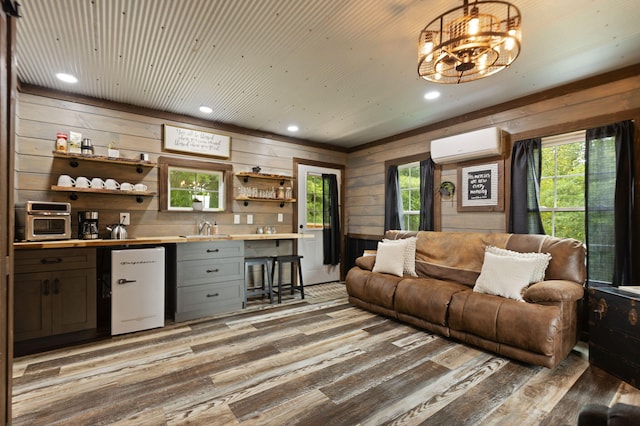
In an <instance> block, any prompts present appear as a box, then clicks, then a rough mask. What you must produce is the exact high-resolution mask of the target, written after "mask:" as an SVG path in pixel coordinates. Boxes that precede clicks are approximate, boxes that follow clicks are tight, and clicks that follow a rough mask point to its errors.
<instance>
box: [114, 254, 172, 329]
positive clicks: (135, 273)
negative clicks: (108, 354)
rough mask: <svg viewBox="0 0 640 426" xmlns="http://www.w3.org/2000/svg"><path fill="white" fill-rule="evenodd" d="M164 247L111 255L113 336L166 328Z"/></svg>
mask: <svg viewBox="0 0 640 426" xmlns="http://www.w3.org/2000/svg"><path fill="white" fill-rule="evenodd" d="M164 273H165V270H164V247H153V248H140V249H126V250H112V251H111V335H116V334H123V333H131V332H133V331H139V330H147V329H150V328H156V327H164Z"/></svg>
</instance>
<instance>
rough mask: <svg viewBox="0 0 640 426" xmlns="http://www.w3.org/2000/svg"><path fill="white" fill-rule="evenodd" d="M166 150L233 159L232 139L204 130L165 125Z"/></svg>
mask: <svg viewBox="0 0 640 426" xmlns="http://www.w3.org/2000/svg"><path fill="white" fill-rule="evenodd" d="M163 139H164V149H166V150H169V151H180V152H187V153H190V154H198V155H208V156H211V157H218V158H226V159H228V158H230V157H231V138H230V137H229V136H224V135H217V134H215V133H211V132H204V131H202V130H194V129H187V128H184V127H175V126H170V125H168V124H165V125H164V132H163Z"/></svg>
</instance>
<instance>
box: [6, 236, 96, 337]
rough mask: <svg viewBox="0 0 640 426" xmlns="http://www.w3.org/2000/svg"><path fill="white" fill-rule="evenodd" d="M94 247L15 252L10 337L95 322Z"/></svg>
mask: <svg viewBox="0 0 640 426" xmlns="http://www.w3.org/2000/svg"><path fill="white" fill-rule="evenodd" d="M95 253H96V251H95V249H90V248H88V249H84V248H80V249H43V250H20V251H16V252H15V263H14V264H15V274H14V305H13V306H14V308H13V311H14V341H16V342H19V341H22V340H28V339H35V338H38V337H46V336H51V335H55V334H62V333H70V332H74V331H80V330H86V329H92V328H95V327H96V254H95Z"/></svg>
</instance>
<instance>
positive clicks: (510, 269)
mask: <svg viewBox="0 0 640 426" xmlns="http://www.w3.org/2000/svg"><path fill="white" fill-rule="evenodd" d="M537 267H538V259H532V258H527V257H511V256H501V255H497V254H493V253H491V252H489V251H485V254H484V263H483V264H482V270H481V271H480V276H479V277H478V279H477V281H476V285H475V286H474V287H473V291H475V292H478V293H486V294H494V295H496V296H502V297H508V298H510V299H514V300H519V301H524V299H523V298H522V291H523V290H524V289H525V288H527V287H528V286H529V284H530V283H531V276H532V275H533V273H534V271H535V269H536V268H537Z"/></svg>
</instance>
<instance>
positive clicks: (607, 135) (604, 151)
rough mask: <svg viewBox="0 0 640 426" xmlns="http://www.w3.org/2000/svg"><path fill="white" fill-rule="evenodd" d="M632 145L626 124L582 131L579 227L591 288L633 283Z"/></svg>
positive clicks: (635, 274) (635, 280)
mask: <svg viewBox="0 0 640 426" xmlns="http://www.w3.org/2000/svg"><path fill="white" fill-rule="evenodd" d="M633 139H634V126H633V122H632V121H630V120H629V121H623V122H620V123H616V124H612V125H608V126H603V127H599V128H595V129H588V130H587V141H586V148H585V151H586V152H585V155H586V172H585V198H586V200H585V210H586V217H585V221H586V239H587V250H588V256H587V276H588V280H589V282H590V283H591V284H598V283H600V284H613V285H614V286H619V285H629V284H634V285H637V284H638V282H639V281H638V279H639V278H640V276H639V275H640V274H638V266H637V265H634V264H633V253H634V248H635V247H634V246H635V244H636V238H635V236H636V235H637V230H636V229H635V228H634V223H633V217H634V211H635V208H636V207H635V205H634V199H635V187H634V175H635V168H634V153H633ZM636 260H637V259H636Z"/></svg>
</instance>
